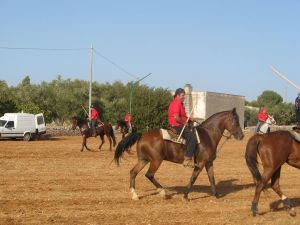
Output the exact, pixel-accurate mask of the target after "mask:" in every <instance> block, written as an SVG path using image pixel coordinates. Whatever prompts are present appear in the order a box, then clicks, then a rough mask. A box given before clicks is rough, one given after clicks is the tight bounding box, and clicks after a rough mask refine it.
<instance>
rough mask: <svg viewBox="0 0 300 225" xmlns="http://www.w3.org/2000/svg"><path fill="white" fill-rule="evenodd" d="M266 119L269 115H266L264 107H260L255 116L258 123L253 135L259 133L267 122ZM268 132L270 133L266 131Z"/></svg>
mask: <svg viewBox="0 0 300 225" xmlns="http://www.w3.org/2000/svg"><path fill="white" fill-rule="evenodd" d="M268 118H269V115H268V113H267V109H266V107H264V106H263V107H261V108H260V110H259V112H258V114H257V119H258V123H257V125H256V128H255V133H259V130H260V127H261V126H262V125H263V124H264V123H265V122H266V121H267V119H268ZM268 132H270V131H268Z"/></svg>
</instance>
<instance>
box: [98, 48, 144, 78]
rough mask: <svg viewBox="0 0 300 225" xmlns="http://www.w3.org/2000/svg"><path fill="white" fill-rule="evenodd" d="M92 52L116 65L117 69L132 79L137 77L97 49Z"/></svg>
mask: <svg viewBox="0 0 300 225" xmlns="http://www.w3.org/2000/svg"><path fill="white" fill-rule="evenodd" d="M94 52H95V53H96V55H98V56H100V57H101V58H103V59H105V60H106V61H107V62H109V63H111V64H112V65H114V66H115V67H117V68H118V69H119V70H121V71H122V72H124V73H126V74H127V75H129V76H131V77H133V78H134V79H139V78H138V77H137V76H135V75H133V74H132V73H129V72H128V71H127V70H125V69H124V68H123V67H121V66H119V65H118V64H117V63H115V62H113V61H112V60H111V59H109V58H107V57H106V56H104V55H102V54H101V53H100V52H99V51H97V50H96V49H94Z"/></svg>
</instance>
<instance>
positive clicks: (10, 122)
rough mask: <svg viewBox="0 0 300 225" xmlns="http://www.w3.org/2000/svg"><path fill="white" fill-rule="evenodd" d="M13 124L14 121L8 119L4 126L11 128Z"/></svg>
mask: <svg viewBox="0 0 300 225" xmlns="http://www.w3.org/2000/svg"><path fill="white" fill-rule="evenodd" d="M14 126H15V123H14V121H8V122H7V124H6V126H5V127H6V128H12V127H14Z"/></svg>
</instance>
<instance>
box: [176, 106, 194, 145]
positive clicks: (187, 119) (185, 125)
mask: <svg viewBox="0 0 300 225" xmlns="http://www.w3.org/2000/svg"><path fill="white" fill-rule="evenodd" d="M196 105H197V104H195V105H194V107H193V109H192V111H191V112H190V115H189V117H188V118H187V120H186V123H185V124H184V126H183V128H182V130H181V132H180V134H179V136H178V138H177V142H179V139H180V138H181V135H182V133H183V130H184V128H185V127H186V124H187V122H188V121H189V119H190V118H191V116H192V113H193V111H194V109H195V106H196Z"/></svg>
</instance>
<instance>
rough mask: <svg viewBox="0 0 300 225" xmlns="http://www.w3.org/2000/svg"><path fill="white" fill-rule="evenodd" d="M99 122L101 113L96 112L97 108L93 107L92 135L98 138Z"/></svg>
mask: <svg viewBox="0 0 300 225" xmlns="http://www.w3.org/2000/svg"><path fill="white" fill-rule="evenodd" d="M98 120H99V113H98V111H97V110H96V108H95V107H94V106H93V105H91V125H92V135H93V136H94V137H96V136H97V132H96V125H97V121H98Z"/></svg>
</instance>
